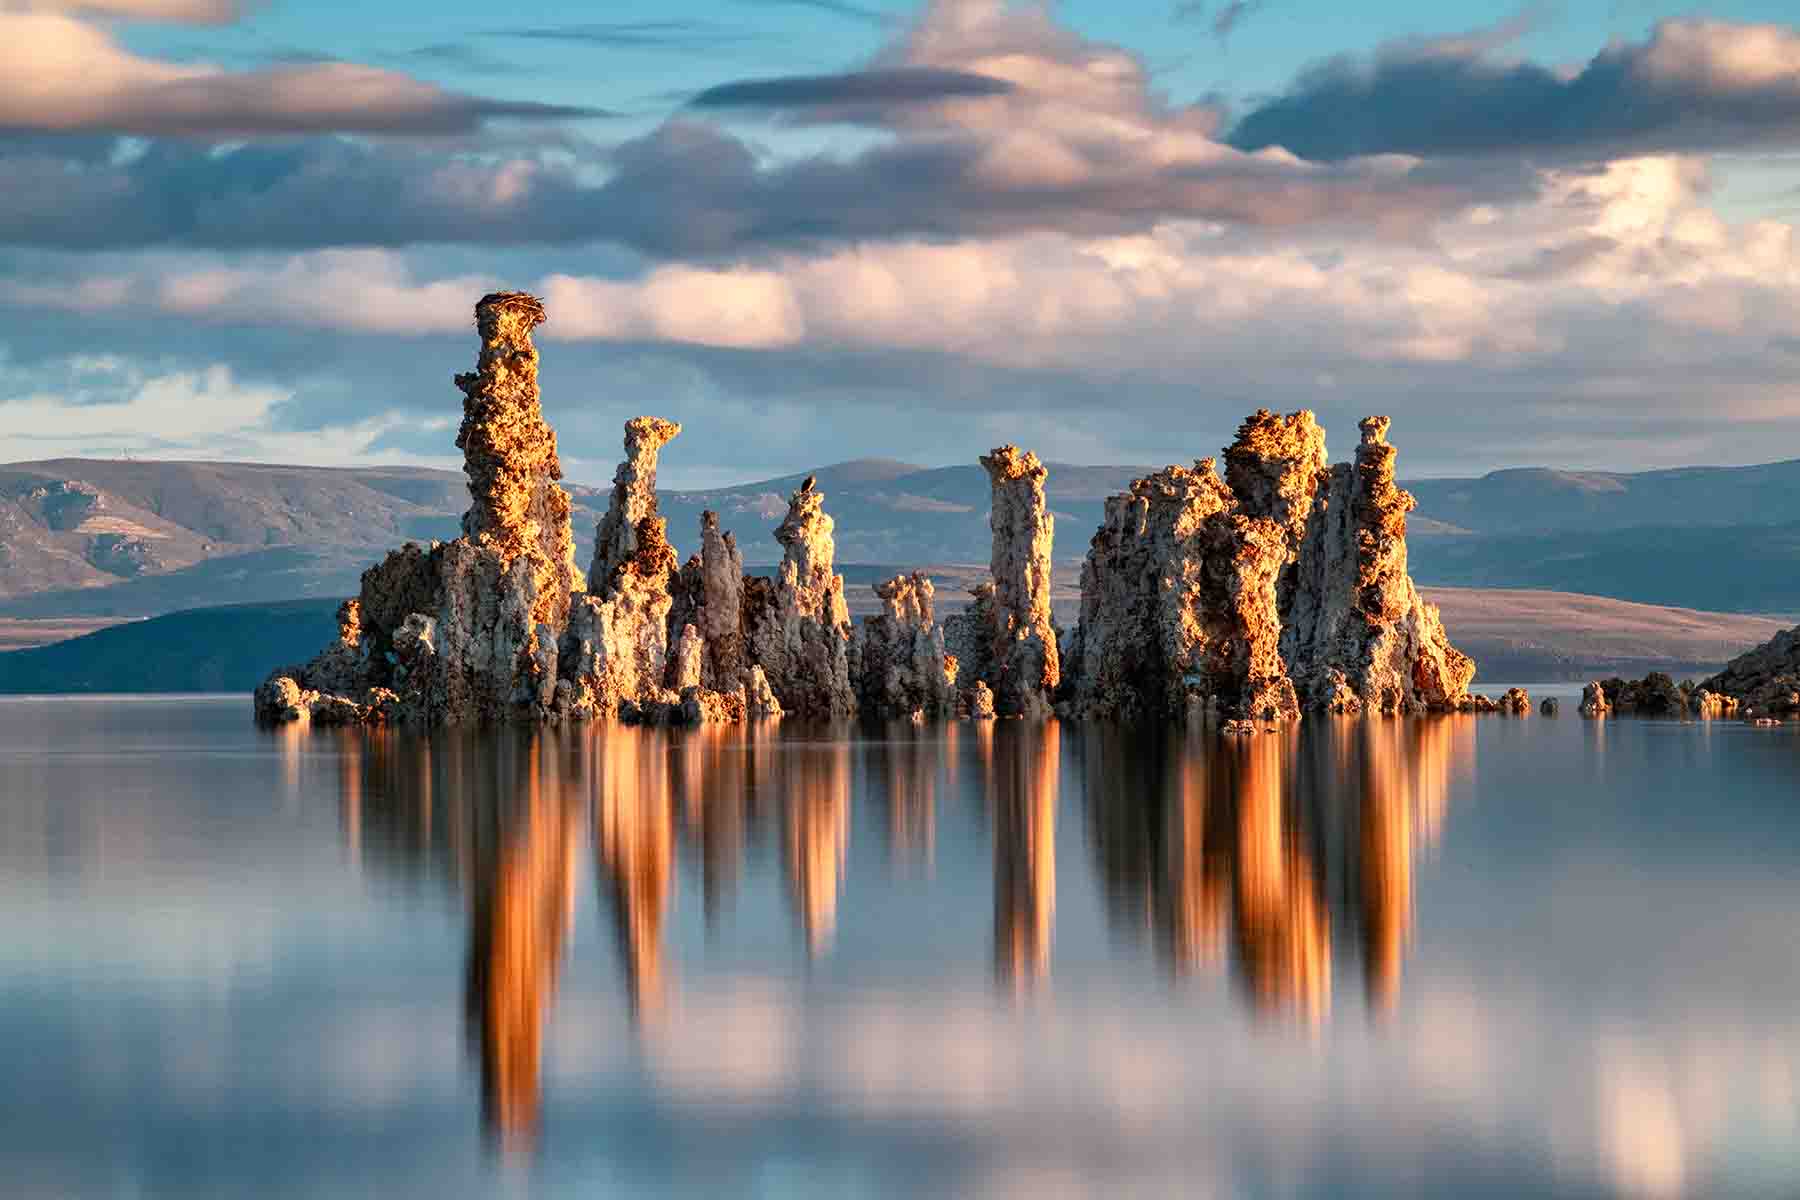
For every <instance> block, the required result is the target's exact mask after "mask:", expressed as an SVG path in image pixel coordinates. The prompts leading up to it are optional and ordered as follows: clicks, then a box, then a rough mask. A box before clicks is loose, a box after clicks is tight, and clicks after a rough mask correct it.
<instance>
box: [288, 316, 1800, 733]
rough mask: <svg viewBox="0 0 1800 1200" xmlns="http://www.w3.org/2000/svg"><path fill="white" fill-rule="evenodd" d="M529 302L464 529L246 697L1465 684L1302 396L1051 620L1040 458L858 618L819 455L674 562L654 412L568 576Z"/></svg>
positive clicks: (1418, 695)
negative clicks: (769, 500) (987, 537)
mask: <svg viewBox="0 0 1800 1200" xmlns="http://www.w3.org/2000/svg"><path fill="white" fill-rule="evenodd" d="M544 319H545V316H544V310H543V307H542V305H541V304H540V303H539V302H538V301H537V300H536V299H535V298H533V297H531V296H528V295H525V294H524V293H520V292H500V293H494V294H492V295H489V296H485V297H483V298H482V300H481V301H480V303H479V304H478V305H477V306H476V326H477V329H478V332H479V335H480V350H479V355H478V359H477V363H476V369H475V370H474V371H472V372H469V373H467V374H463V375H459V376H457V379H456V382H457V386H458V388H459V389H460V390H461V392H462V394H463V421H462V426H461V429H460V430H459V432H458V435H457V441H456V444H457V446H458V447H459V448H460V449H461V450H462V451H463V455H464V469H465V473H466V474H467V476H468V486H469V494H470V501H471V503H470V507H469V509H468V512H467V513H466V514H465V515H464V517H463V522H462V528H463V534H462V536H461V537H459V538H457V539H455V540H454V541H451V542H447V543H433V544H432V545H431V546H429V547H421V546H419V545H416V544H408V545H406V546H404V547H402V548H401V549H399V550H396V551H394V552H392V553H390V554H389V555H388V556H387V557H386V558H385V559H384V560H383V561H382V562H380V563H378V564H376V565H375V566H373V567H371V568H370V569H369V570H368V571H366V572H364V574H363V579H362V588H361V593H360V595H359V596H358V597H357V599H356V600H354V601H351V602H349V603H347V604H346V605H345V606H344V608H343V609H342V610H341V611H340V613H339V636H338V639H337V641H336V642H335V643H333V644H332V645H331V646H329V647H327V648H326V650H325V651H324V652H322V653H321V654H320V655H319V656H318V657H316V658H315V659H314V660H313V661H312V662H310V663H308V664H306V665H305V666H303V667H293V668H287V669H284V670H282V671H278V672H276V673H275V674H274V675H272V676H271V677H270V679H269V680H268V681H267V682H266V683H265V684H264V685H263V686H262V687H261V688H259V689H258V691H257V693H256V697H255V706H256V711H257V714H258V716H259V718H260V719H263V720H266V721H272V722H285V721H299V720H310V721H317V722H319V723H322V724H326V723H352V722H381V721H389V720H398V721H404V722H407V723H410V724H419V725H436V724H459V723H472V722H486V721H496V720H527V721H542V720H548V721H561V720H612V719H619V720H625V721H633V722H644V723H688V724H705V723H721V722H735V721H742V720H746V719H764V718H771V717H776V716H781V715H783V714H784V713H785V714H796V715H801V716H807V717H820V718H843V717H848V716H852V715H854V714H856V713H857V712H858V711H859V709H860V710H861V711H864V712H866V713H868V714H870V715H875V716H898V717H910V718H914V719H918V720H926V719H931V718H937V717H946V716H952V715H955V714H957V713H958V712H959V711H960V712H966V713H967V714H968V715H970V716H972V717H977V718H986V717H992V716H1008V717H1026V718H1032V719H1043V718H1046V717H1048V716H1050V715H1051V714H1052V711H1053V708H1052V705H1053V703H1054V704H1056V705H1060V711H1063V712H1065V713H1072V714H1077V715H1085V716H1104V717H1128V718H1141V719H1146V720H1151V719H1165V718H1170V717H1178V718H1179V717H1189V716H1200V717H1204V718H1206V719H1215V718H1216V719H1221V720H1225V721H1234V720H1235V721H1239V722H1243V721H1245V720H1250V721H1258V720H1260V721H1270V720H1284V719H1290V718H1293V717H1296V716H1298V715H1299V712H1300V710H1301V709H1302V708H1303V707H1306V708H1311V709H1316V710H1331V711H1340V712H1354V711H1377V712H1390V713H1391V712H1412V711H1421V710H1424V709H1446V708H1456V707H1458V705H1459V704H1463V703H1465V702H1466V697H1467V685H1468V682H1469V679H1470V678H1471V676H1472V675H1473V672H1474V666H1473V664H1472V663H1471V662H1470V661H1469V659H1468V658H1467V657H1466V656H1464V655H1462V654H1460V653H1458V652H1457V651H1456V650H1455V649H1454V648H1452V647H1451V646H1450V645H1449V643H1448V642H1447V640H1446V639H1445V637H1444V632H1443V628H1442V625H1441V624H1440V622H1439V620H1438V615H1437V612H1436V610H1435V609H1434V608H1433V607H1432V606H1430V605H1427V604H1425V603H1423V601H1421V600H1420V598H1419V596H1418V593H1417V590H1416V589H1415V588H1414V587H1413V584H1412V581H1411V579H1410V578H1409V577H1408V575H1407V569H1406V514H1407V512H1408V511H1410V510H1411V508H1412V506H1413V499H1412V497H1411V496H1410V495H1408V494H1407V493H1406V492H1404V491H1402V490H1400V488H1399V487H1398V486H1397V485H1396V484H1395V482H1394V450H1393V448H1392V447H1391V446H1389V445H1388V444H1387V438H1386V434H1387V419H1386V418H1385V417H1371V418H1369V419H1367V420H1365V421H1364V422H1363V423H1362V435H1363V436H1362V444H1361V445H1360V446H1359V447H1358V449H1357V455H1356V461H1355V462H1354V464H1345V465H1340V466H1337V467H1330V466H1328V465H1327V460H1326V454H1325V440H1324V434H1323V432H1322V431H1321V430H1320V428H1319V426H1318V424H1317V422H1316V421H1314V419H1313V417H1312V414H1310V413H1307V412H1297V413H1293V414H1290V415H1287V416H1277V415H1275V414H1272V413H1269V412H1267V411H1259V412H1257V413H1255V414H1253V415H1252V416H1250V417H1249V418H1247V419H1246V420H1245V421H1244V423H1243V425H1242V426H1241V427H1240V428H1239V430H1238V433H1237V437H1236V440H1235V441H1234V442H1233V443H1232V445H1231V446H1230V447H1228V448H1227V449H1226V451H1225V476H1224V478H1220V476H1219V475H1218V474H1217V472H1216V471H1215V469H1214V461H1213V460H1211V459H1205V460H1201V461H1200V462H1197V463H1196V464H1195V465H1194V466H1193V467H1192V468H1191V469H1190V468H1185V467H1168V468H1165V469H1164V470H1161V471H1158V472H1156V473H1154V474H1152V475H1149V476H1146V477H1145V478H1143V479H1140V480H1137V481H1136V482H1135V483H1134V484H1133V485H1132V488H1131V489H1130V490H1129V491H1127V492H1125V493H1123V494H1121V495H1119V496H1115V497H1113V498H1112V499H1111V500H1109V501H1108V502H1107V506H1106V517H1105V520H1104V522H1103V524H1102V525H1101V527H1100V529H1099V531H1098V532H1097V533H1096V534H1095V535H1094V538H1093V541H1092V543H1091V545H1090V548H1089V552H1088V556H1087V561H1086V564H1085V566H1084V568H1083V572H1082V584H1081V588H1082V600H1081V621H1080V624H1079V625H1078V626H1077V628H1076V629H1074V630H1071V631H1068V632H1067V633H1066V634H1065V633H1060V632H1059V631H1058V630H1057V629H1056V627H1055V625H1054V623H1053V621H1052V619H1051V573H1050V568H1051V554H1052V550H1053V546H1054V536H1055V521H1054V519H1053V517H1052V515H1051V513H1050V511H1049V508H1048V505H1047V503H1046V499H1045V482H1046V479H1047V477H1048V472H1047V471H1046V469H1045V467H1044V465H1043V463H1041V462H1040V461H1039V460H1038V457H1037V456H1036V455H1035V454H1033V453H1031V452H1029V451H1025V450H1021V449H1020V448H1019V447H1017V446H1012V445H1006V446H1001V447H998V448H997V449H995V450H994V451H993V452H991V453H990V454H987V455H983V456H982V457H981V459H980V462H981V465H982V467H983V468H984V469H985V470H986V471H987V474H988V478H989V482H990V487H991V493H992V510H991V512H990V515H989V526H990V528H991V530H992V532H993V548H992V559H991V563H990V568H991V571H990V578H989V580H988V581H987V582H985V583H983V584H980V585H978V586H977V587H975V588H974V589H973V590H972V600H971V603H970V604H969V605H968V607H967V608H966V609H965V611H963V612H961V613H958V614H956V615H954V616H951V617H949V618H948V619H946V620H944V621H943V622H942V624H941V625H940V624H939V623H938V621H937V619H936V616H935V613H934V611H933V610H934V589H933V587H932V584H931V582H930V580H929V579H928V578H927V577H926V576H925V575H924V574H922V573H919V572H915V573H913V574H912V575H897V576H894V577H892V578H890V579H889V580H887V581H886V582H885V583H883V584H881V585H880V586H879V587H878V588H877V589H876V591H877V594H878V596H879V597H880V598H881V600H882V601H883V603H884V604H885V606H886V611H885V612H883V613H882V614H880V615H878V616H876V617H875V618H873V619H872V620H870V621H868V622H866V623H865V627H864V628H863V629H862V630H861V631H860V633H859V632H856V631H854V630H853V627H852V625H851V623H850V618H849V611H848V607H847V606H846V604H845V598H844V580H843V577H842V576H841V575H839V574H838V573H837V572H836V570H835V567H834V557H835V549H836V548H835V543H834V539H833V532H834V523H833V521H832V518H831V517H830V516H829V515H827V514H826V512H825V507H824V500H825V497H824V494H823V493H822V492H820V491H818V489H817V488H816V487H815V481H814V480H813V479H812V478H810V477H809V478H808V479H807V480H806V481H805V483H803V484H802V485H801V486H800V487H799V488H798V489H796V490H795V491H794V493H793V494H792V495H791V496H790V497H789V500H788V507H787V512H786V514H785V516H784V518H783V520H782V522H781V524H780V526H779V527H778V528H777V529H776V530H775V538H776V540H777V541H778V542H779V543H780V544H781V547H782V560H781V564H780V567H779V569H778V571H777V572H776V575H775V577H774V578H773V579H766V578H762V577H758V576H750V575H745V574H744V570H743V566H744V564H743V555H742V554H741V553H740V551H739V549H738V546H737V541H736V539H735V538H734V537H733V535H732V534H731V533H729V532H726V531H724V530H722V529H720V527H719V522H718V519H717V517H716V515H715V514H713V513H710V512H709V513H706V514H704V515H703V517H702V520H701V527H700V552H699V553H698V554H696V555H694V556H693V557H692V558H690V559H689V561H688V563H687V565H686V566H685V567H683V566H681V565H680V561H679V559H678V558H677V556H676V553H675V549H674V547H673V546H672V545H670V543H669V538H668V530H667V526H666V523H665V521H664V519H663V517H662V515H661V514H660V513H659V511H658V508H657V496H656V476H657V468H658V462H659V457H660V454H661V452H662V450H663V448H664V447H665V446H667V445H668V444H669V443H670V442H671V441H672V440H673V439H674V438H675V437H676V436H677V435H678V434H679V433H680V432H681V426H680V425H678V424H676V423H675V422H673V421H668V420H664V419H662V418H659V417H652V416H641V417H635V418H633V419H632V420H630V421H628V422H626V424H625V429H624V457H623V460H622V461H621V462H620V464H619V467H618V470H617V472H616V473H615V474H614V477H613V489H612V495H611V498H610V500H609V503H608V505H607V510H606V513H605V515H604V516H603V517H602V518H601V520H600V522H599V525H598V527H597V529H596V531H595V550H594V557H593V561H592V564H591V567H590V569H589V571H588V574H587V578H586V579H585V580H583V579H582V577H581V574H580V572H579V571H578V570H577V568H576V567H575V563H574V549H573V545H574V543H573V539H572V536H571V531H570V527H569V513H570V503H569V498H568V496H567V494H566V493H565V492H564V491H563V489H562V488H561V487H560V486H559V485H558V482H557V481H558V480H559V479H560V478H561V475H562V467H561V463H560V462H559V460H558V458H557V452H556V435H555V434H554V432H552V431H551V429H550V428H549V426H548V425H547V424H546V423H545V422H544V419H543V409H542V405H541V402H540V399H539V395H538V385H537V378H538V359H537V351H536V349H535V347H534V346H533V344H532V331H533V329H535V328H536V326H537V325H539V324H540V323H542V322H543V321H544ZM584 588H585V590H584ZM1777 649H1778V650H1779V653H1780V654H1787V655H1788V657H1789V658H1791V657H1793V655H1792V653H1791V646H1789V647H1783V646H1781V645H1780V644H1778V646H1777ZM1772 653H1773V651H1772ZM1065 657H1066V658H1067V660H1068V661H1067V664H1066V665H1067V671H1066V672H1065V662H1064V659H1065ZM1777 657H1779V655H1777ZM1759 661H1760V660H1759ZM1786 661H1787V660H1786V659H1783V660H1782V662H1786ZM1758 669H1759V670H1760V669H1762V668H1760V667H1759V668H1758ZM1782 670H1787V668H1786V667H1783V666H1782V665H1781V663H1775V664H1774V665H1773V666H1770V667H1769V670H1768V671H1765V672H1764V674H1765V675H1766V676H1768V678H1769V679H1770V680H1772V681H1773V682H1769V683H1767V684H1759V685H1757V686H1759V687H1762V688H1763V691H1764V692H1767V693H1768V695H1767V697H1765V698H1764V699H1763V700H1762V701H1761V702H1762V703H1764V704H1780V703H1787V702H1791V703H1793V704H1794V705H1796V706H1800V694H1795V693H1793V692H1792V691H1791V690H1790V691H1789V692H1787V693H1782V692H1781V691H1780V689H1781V687H1784V686H1786V684H1784V683H1783V682H1782V681H1783V680H1788V681H1791V680H1792V676H1793V673H1792V671H1789V672H1788V674H1786V675H1783V674H1781V671H1782ZM1770 672H1773V673H1772V674H1771V673H1770ZM1718 690H1720V691H1721V692H1727V691H1728V690H1727V689H1725V688H1720V689H1718ZM1659 694H1660V693H1659ZM1758 695H1759V697H1760V696H1763V692H1759V693H1758ZM1790 697H1791V701H1790V699H1789V698H1790ZM1240 727H1241V728H1246V729H1253V728H1254V726H1240Z"/></svg>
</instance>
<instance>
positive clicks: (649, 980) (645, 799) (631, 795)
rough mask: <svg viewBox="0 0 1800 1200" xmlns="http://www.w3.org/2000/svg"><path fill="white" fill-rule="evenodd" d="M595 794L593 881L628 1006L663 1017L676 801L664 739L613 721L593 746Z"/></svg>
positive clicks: (636, 1011)
mask: <svg viewBox="0 0 1800 1200" xmlns="http://www.w3.org/2000/svg"><path fill="white" fill-rule="evenodd" d="M596 750H597V753H598V754H599V755H600V764H599V767H600V770H599V781H598V782H599V785H600V792H599V796H598V797H597V801H596V804H595V806H594V845H595V850H596V860H597V863H598V867H599V870H598V872H597V876H598V882H599V885H600V887H601V889H602V894H603V897H604V898H605V899H606V900H607V901H609V907H610V908H611V910H612V914H613V929H614V933H615V934H616V936H617V939H618V947H619V959H620V962H621V964H622V965H623V967H624V970H625V986H626V990H627V992H628V993H629V995H630V999H631V1009H632V1012H633V1014H634V1015H636V1016H637V1017H638V1018H639V1019H653V1018H655V1017H656V1016H658V1015H660V1013H661V1011H662V1005H663V1000H664V994H665V986H666V984H665V980H664V977H663V919H664V918H665V917H666V916H667V915H668V909H669V901H670V893H671V890H672V887H673V879H674V869H675V802H674V797H673V795H672V794H671V792H670V788H669V769H668V742H667V740H666V739H665V738H663V737H662V736H661V735H660V734H658V733H656V732H654V731H649V730H643V729H634V728H630V727H620V726H613V727H611V728H609V729H608V730H607V731H606V735H605V737H604V738H602V739H601V740H599V742H598V743H597V745H596Z"/></svg>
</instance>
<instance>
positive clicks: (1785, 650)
mask: <svg viewBox="0 0 1800 1200" xmlns="http://www.w3.org/2000/svg"><path fill="white" fill-rule="evenodd" d="M1700 688H1701V690H1702V692H1705V693H1710V694H1712V695H1713V698H1714V702H1715V703H1716V705H1717V706H1718V707H1720V709H1721V712H1720V713H1718V714H1716V715H1726V714H1727V712H1729V711H1735V710H1736V709H1737V708H1739V707H1741V708H1742V709H1743V711H1744V713H1745V715H1751V714H1757V715H1761V714H1768V713H1775V714H1781V715H1785V714H1788V713H1795V712H1800V628H1795V629H1789V630H1787V631H1786V632H1784V633H1778V634H1776V635H1775V637H1774V638H1773V639H1771V640H1770V641H1768V642H1766V643H1764V644H1763V645H1761V646H1758V647H1757V648H1756V649H1754V650H1751V651H1748V652H1746V653H1744V654H1740V655H1738V656H1737V657H1736V658H1734V659H1732V660H1731V661H1730V662H1729V663H1727V664H1725V669H1724V670H1723V671H1721V672H1719V673H1718V674H1717V675H1714V676H1713V677H1712V678H1710V679H1707V680H1704V681H1702V682H1701V684H1700ZM1727 703H1729V704H1730V705H1731V708H1730V709H1729V710H1727V709H1725V708H1724V706H1725V705H1726V704H1727Z"/></svg>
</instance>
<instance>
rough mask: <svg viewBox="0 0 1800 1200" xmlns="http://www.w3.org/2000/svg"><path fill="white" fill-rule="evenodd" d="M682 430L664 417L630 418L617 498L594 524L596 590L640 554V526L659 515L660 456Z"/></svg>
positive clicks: (591, 575) (592, 585)
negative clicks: (658, 477)
mask: <svg viewBox="0 0 1800 1200" xmlns="http://www.w3.org/2000/svg"><path fill="white" fill-rule="evenodd" d="M680 433H681V426H680V425H678V424H676V423H675V422H674V421H665V420H663V419H662V418H660V417H633V418H632V419H631V420H629V421H627V422H625V461H623V462H621V463H620V464H619V469H618V471H616V472H615V473H614V474H613V490H612V498H611V500H609V501H608V502H607V506H606V515H605V516H604V517H602V518H601V519H600V524H599V526H598V527H597V528H596V529H595V530H594V562H593V566H591V567H590V568H589V569H588V587H589V589H590V590H591V591H593V592H595V593H598V594H604V593H605V592H606V591H607V584H608V581H609V580H610V579H611V578H612V574H613V572H614V571H616V570H618V569H619V568H620V567H622V566H624V565H625V564H626V563H628V562H630V561H631V560H632V559H633V558H635V557H637V552H638V527H639V526H640V525H642V524H643V522H644V521H645V520H646V519H647V518H651V517H655V516H656V515H657V509H656V464H657V458H658V456H659V455H660V454H661V452H662V448H663V447H664V446H666V445H668V444H669V443H670V442H671V441H673V440H674V439H675V437H676V436H677V435H678V434H680Z"/></svg>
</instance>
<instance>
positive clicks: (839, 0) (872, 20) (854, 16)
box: [739, 0, 892, 25]
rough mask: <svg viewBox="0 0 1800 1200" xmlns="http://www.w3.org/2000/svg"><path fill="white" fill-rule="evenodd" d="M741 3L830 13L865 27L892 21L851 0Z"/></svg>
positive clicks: (754, 0)
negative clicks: (850, 0)
mask: <svg viewBox="0 0 1800 1200" xmlns="http://www.w3.org/2000/svg"><path fill="white" fill-rule="evenodd" d="M739 2H740V3H744V4H758V5H762V6H764V7H767V8H810V9H812V10H813V11H814V12H822V13H830V14H831V15H832V16H834V17H843V18H845V19H847V20H851V21H859V22H861V23H863V24H865V25H886V24H887V23H888V22H889V21H890V20H891V19H892V18H891V17H890V16H889V15H888V14H887V13H885V12H882V11H881V10H880V9H878V8H870V7H867V6H866V5H862V4H852V3H850V2H849V0H739Z"/></svg>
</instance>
